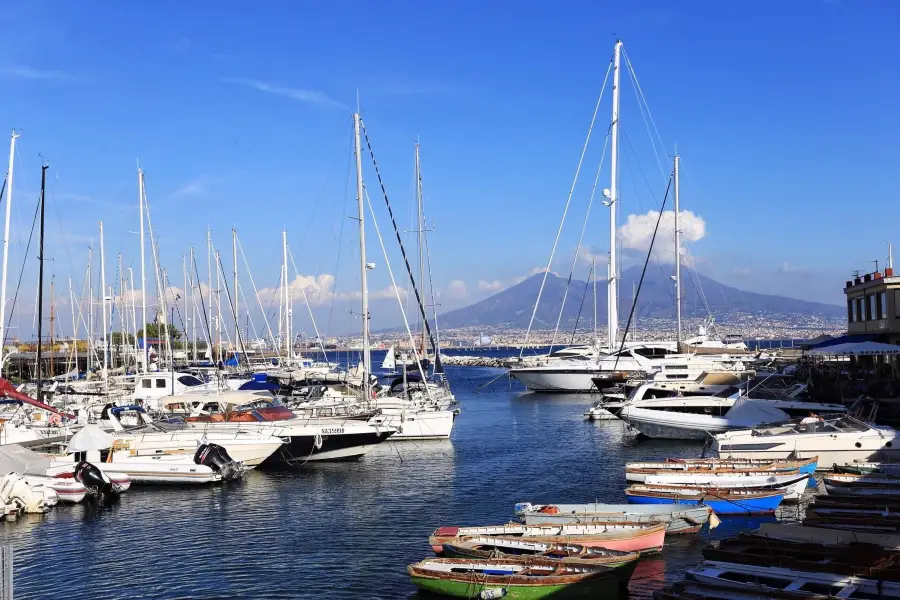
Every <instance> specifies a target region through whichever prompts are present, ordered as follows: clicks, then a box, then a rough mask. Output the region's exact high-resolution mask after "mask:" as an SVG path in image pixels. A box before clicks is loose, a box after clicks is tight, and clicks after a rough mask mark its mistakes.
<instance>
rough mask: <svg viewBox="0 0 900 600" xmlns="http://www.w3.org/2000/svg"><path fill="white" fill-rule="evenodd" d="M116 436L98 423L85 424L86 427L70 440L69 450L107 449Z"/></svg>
mask: <svg viewBox="0 0 900 600" xmlns="http://www.w3.org/2000/svg"><path fill="white" fill-rule="evenodd" d="M114 440H115V438H114V437H113V436H111V435H110V434H108V433H106V432H105V431H103V430H102V429H100V428H99V427H97V426H96V425H85V426H84V428H83V429H82V430H81V431H79V432H78V433H76V434H75V435H73V436H72V439H71V440H69V449H68V452H70V453H71V452H87V451H89V450H106V449H107V448H109V447H111V446H112V444H113V441H114Z"/></svg>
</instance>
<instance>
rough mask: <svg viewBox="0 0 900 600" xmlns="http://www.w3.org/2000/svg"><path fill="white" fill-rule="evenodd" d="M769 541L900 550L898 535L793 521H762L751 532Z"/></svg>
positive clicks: (899, 537) (899, 536)
mask: <svg viewBox="0 0 900 600" xmlns="http://www.w3.org/2000/svg"><path fill="white" fill-rule="evenodd" d="M745 535H753V536H755V537H759V538H763V539H765V540H770V541H776V542H778V541H789V542H799V543H802V544H824V545H828V546H846V545H849V544H852V543H864V544H875V545H877V546H880V547H882V548H884V549H885V550H889V551H891V552H895V553H897V552H900V535H896V534H886V533H869V532H864V531H841V530H838V529H834V528H828V529H819V528H817V527H805V526H803V525H794V524H793V523H791V524H787V523H763V524H762V525H760V526H759V529H758V530H757V531H756V532H755V533H753V534H745Z"/></svg>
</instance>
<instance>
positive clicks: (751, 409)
mask: <svg viewBox="0 0 900 600" xmlns="http://www.w3.org/2000/svg"><path fill="white" fill-rule="evenodd" d="M725 418H726V419H728V423H729V424H730V425H737V426H739V427H753V426H756V425H760V424H762V423H784V422H785V421H790V420H791V417H790V415H788V414H787V413H786V412H784V411H783V410H781V409H778V408H775V407H774V406H772V403H771V402H768V401H766V400H748V399H744V400H743V402H735V404H734V406H732V407H731V408H730V409H729V410H728V412H727V413H725Z"/></svg>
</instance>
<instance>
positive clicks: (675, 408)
mask: <svg viewBox="0 0 900 600" xmlns="http://www.w3.org/2000/svg"><path fill="white" fill-rule="evenodd" d="M657 393H659V394H660V395H662V396H663V397H655V395H656V394H657ZM612 410H613V412H616V411H618V412H616V415H617V416H618V417H619V418H620V419H622V420H623V421H625V422H626V423H628V424H629V425H631V426H632V427H633V428H634V429H636V430H637V431H639V432H640V433H642V434H644V435H645V436H647V437H650V438H662V439H695V440H703V439H706V438H707V437H708V436H709V435H711V434H715V433H720V432H723V431H728V430H731V429H745V428H747V427H754V426H756V425H760V424H762V423H780V422H785V421H789V420H790V419H792V418H794V417H806V416H808V415H809V414H810V413H817V414H818V413H822V414H834V413H846V412H847V408H846V407H845V406H844V405H842V404H823V403H819V402H804V401H802V400H796V399H792V398H783V399H761V398H754V397H753V396H752V392H751V396H750V397H747V396H741V390H740V389H739V388H730V389H726V390H723V391H721V392H719V393H718V394H716V395H712V396H682V395H679V394H678V393H674V394H673V392H672V390H662V391H657V390H655V389H654V387H653V384H649V383H648V384H645V385H643V386H641V387H639V388H637V389H636V390H635V392H634V395H633V397H632V398H630V399H629V400H628V401H627V402H625V403H624V405H622V406H621V408H613V409H612Z"/></svg>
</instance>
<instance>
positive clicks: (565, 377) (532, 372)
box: [509, 369, 599, 393]
mask: <svg viewBox="0 0 900 600" xmlns="http://www.w3.org/2000/svg"><path fill="white" fill-rule="evenodd" d="M509 374H510V375H512V376H513V378H515V379H517V380H518V381H519V383H521V384H522V385H524V386H525V387H526V388H528V389H529V390H531V391H533V392H571V393H579V392H581V393H588V392H592V391H595V388H594V382H593V381H592V378H593V377H597V375H598V374H599V373H598V372H597V371H595V370H591V371H587V370H585V371H581V372H577V371H565V370H562V369H561V370H557V371H552V370H540V369H512V370H510V372H509Z"/></svg>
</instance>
